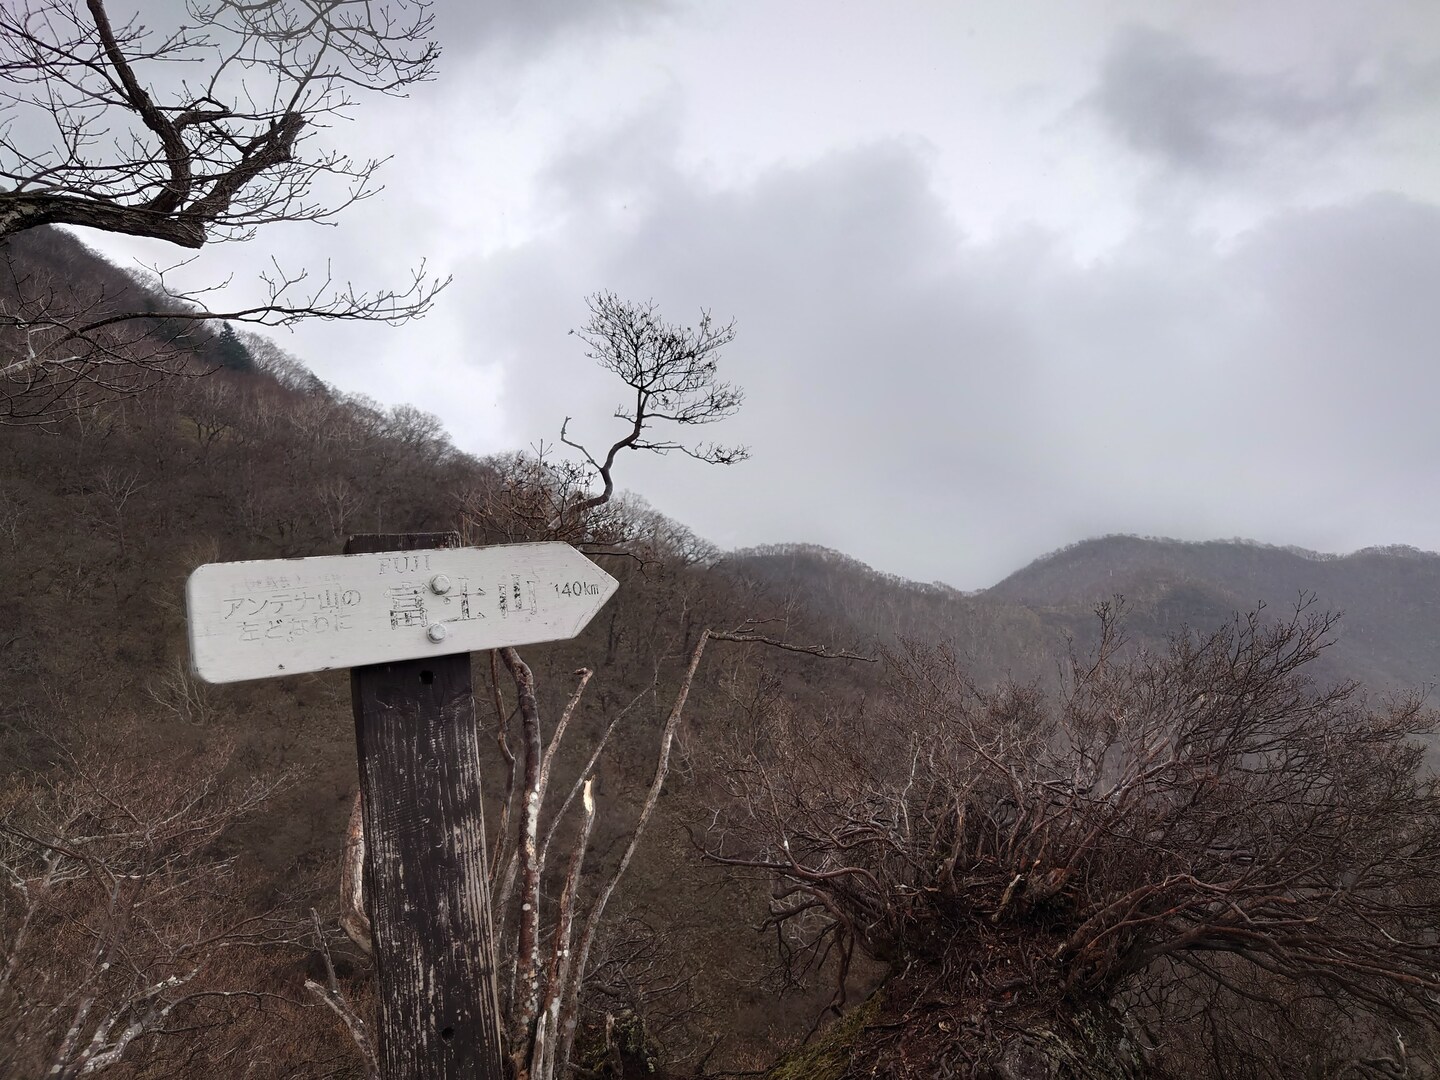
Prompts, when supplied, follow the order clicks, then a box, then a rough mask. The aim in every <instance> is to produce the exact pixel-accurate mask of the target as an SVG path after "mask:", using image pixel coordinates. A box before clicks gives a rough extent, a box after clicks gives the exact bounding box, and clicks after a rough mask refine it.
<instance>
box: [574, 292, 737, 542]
mask: <svg viewBox="0 0 1440 1080" xmlns="http://www.w3.org/2000/svg"><path fill="white" fill-rule="evenodd" d="M586 302H587V303H588V304H589V307H590V318H589V319H588V320H587V321H586V323H585V325H584V326H582V327H580V328H579V329H578V330H572V331H570V332H571V333H572V334H574V335H575V336H576V337H578V338H579V339H580V340H581V341H583V342H584V343H585V344H586V346H587V347H588V349H587V351H586V353H585V355H586V356H588V357H590V358H591V359H592V360H594V361H595V362H596V363H598V364H599V365H600V366H601V367H602V368H604V369H605V370H606V371H609V372H612V373H613V374H615V375H616V376H618V377H619V379H620V381H621V382H622V383H624V384H625V385H626V386H627V387H629V388H630V391H631V392H632V393H633V395H634V398H633V400H632V401H629V402H622V403H621V404H620V405H619V406H617V407H616V409H615V418H616V419H617V420H623V421H625V422H626V423H627V424H628V425H629V430H627V431H626V432H625V433H624V434H623V435H622V436H621V437H620V438H618V439H616V440H615V442H613V443H612V444H611V445H610V448H609V449H608V450H607V451H606V452H605V456H604V458H603V459H600V460H596V458H595V457H594V456H593V455H592V454H591V452H590V451H589V450H588V449H586V448H585V447H584V446H583V445H581V444H580V443H577V442H574V441H572V440H571V439H570V438H569V437H568V435H567V429H568V428H569V426H570V418H569V417H566V419H565V423H564V424H563V425H561V428H560V441H561V442H563V443H564V444H565V445H566V446H569V447H571V448H572V449H575V450H579V451H580V452H581V453H582V454H583V455H584V456H585V460H586V462H587V463H589V465H590V466H591V467H592V468H593V469H594V470H595V474H596V478H597V479H598V480H599V481H600V484H601V490H600V491H599V492H597V493H596V494H594V495H591V496H589V497H588V498H583V499H580V500H578V501H577V503H576V505H575V507H574V511H575V512H577V513H584V512H586V511H589V510H591V509H593V508H594V507H597V506H602V505H604V504H605V503H606V502H608V501H609V499H610V496H611V495H613V494H614V492H615V483H614V480H613V479H612V478H611V469H612V468H613V467H614V465H615V458H616V456H617V455H618V454H619V453H620V451H622V450H648V451H650V452H651V453H655V454H668V453H669V452H670V451H672V450H679V451H680V452H681V453H684V454H688V455H689V456H690V457H693V458H696V459H698V460H700V461H704V462H707V463H708V464H711V465H733V464H735V463H736V462H738V461H744V460H745V459H746V458H747V457H749V456H750V452H749V450H747V449H746V448H745V447H743V446H728V447H727V446H721V445H719V444H718V443H713V442H712V443H696V444H693V445H687V444H686V443H685V442H682V441H680V440H679V438H678V436H676V435H673V434H671V435H659V434H657V433H656V430H655V429H656V428H657V427H659V426H661V425H674V426H675V427H678V428H680V429H682V430H683V429H685V428H690V427H699V426H703V425H706V424H714V423H717V422H719V421H721V420H724V419H725V418H726V417H729V416H733V415H734V414H735V412H736V411H737V410H738V409H739V408H740V406H741V404H742V403H743V402H744V400H745V393H744V391H742V390H741V389H740V388H739V387H736V386H732V385H731V384H730V383H726V382H721V381H720V380H719V377H718V374H717V364H718V362H719V358H720V350H721V349H723V348H724V347H725V346H726V345H729V344H730V343H731V342H732V341H734V340H735V324H734V323H733V322H730V323H724V324H720V323H717V322H715V320H714V319H713V318H712V317H711V315H710V312H708V311H702V312H701V313H700V321H699V322H698V323H697V324H696V325H695V326H693V327H690V326H681V325H679V324H678V323H667V322H666V321H665V320H664V319H662V318H660V317H659V316H658V315H657V314H656V312H655V302H654V301H653V300H649V301H646V302H645V303H636V302H634V301H629V300H622V299H620V298H619V297H618V296H616V295H615V294H614V293H609V292H605V293H597V294H595V295H594V296H591V297H589V298H587V301H586Z"/></svg>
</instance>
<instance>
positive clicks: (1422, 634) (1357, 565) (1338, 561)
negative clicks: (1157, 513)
mask: <svg viewBox="0 0 1440 1080" xmlns="http://www.w3.org/2000/svg"><path fill="white" fill-rule="evenodd" d="M1117 593H1118V594H1123V595H1124V596H1125V597H1126V598H1127V600H1128V601H1129V602H1130V604H1131V607H1132V612H1133V615H1134V620H1133V622H1134V625H1135V626H1136V628H1137V629H1143V631H1144V632H1145V633H1147V634H1156V635H1161V636H1163V634H1165V633H1168V632H1171V631H1174V630H1177V629H1179V628H1180V627H1181V626H1182V625H1188V626H1190V627H1192V628H1194V629H1200V630H1203V629H1207V628H1209V627H1212V626H1214V625H1216V624H1217V623H1218V622H1219V621H1222V620H1223V619H1224V618H1226V617H1228V615H1229V614H1230V613H1232V612H1235V611H1248V610H1251V609H1253V608H1254V607H1255V606H1256V604H1257V603H1261V602H1263V603H1264V604H1265V605H1266V606H1267V607H1268V608H1269V609H1270V610H1271V611H1272V612H1273V613H1275V614H1277V615H1279V614H1283V613H1284V612H1286V611H1289V610H1290V609H1291V608H1292V607H1293V606H1294V604H1295V603H1296V601H1297V599H1298V598H1299V597H1300V596H1301V594H1302V593H1305V594H1308V593H1313V594H1315V599H1316V603H1317V605H1318V606H1319V607H1320V608H1323V609H1325V610H1329V611H1336V612H1341V613H1343V618H1342V619H1341V622H1340V628H1339V635H1338V639H1337V642H1336V645H1335V648H1334V650H1333V656H1332V657H1331V658H1330V663H1331V665H1333V668H1334V670H1335V671H1336V673H1343V674H1345V675H1348V676H1350V677H1352V678H1357V679H1360V680H1361V681H1362V682H1365V683H1368V684H1371V685H1374V686H1421V685H1428V684H1431V683H1434V682H1435V681H1436V680H1437V678H1440V555H1436V554H1434V553H1429V552H1422V551H1417V550H1415V549H1414V548H1408V547H1398V546H1397V547H1386V548H1367V549H1365V550H1363V551H1357V552H1355V553H1353V554H1350V555H1344V556H1336V555H1324V554H1319V553H1316V552H1308V551H1304V550H1301V549H1299V548H1281V547H1270V546H1267V545H1263V544H1256V543H1251V542H1248V541H1241V540H1215V541H1206V542H1202V543H1187V542H1183V541H1177V540H1154V539H1145V538H1141V537H1135V536H1108V537H1103V538H1100V539H1095V540H1086V541H1084V542H1082V543H1078V544H1074V545H1071V546H1070V547H1067V548H1064V549H1062V550H1061V551H1058V552H1055V553H1053V554H1050V555H1046V556H1044V557H1043V558H1040V559H1037V560H1035V562H1033V563H1031V564H1030V565H1029V566H1027V567H1025V568H1024V569H1022V570H1019V571H1017V572H1016V573H1014V574H1011V575H1010V576H1009V577H1008V578H1006V579H1005V580H1004V581H1001V582H1000V583H999V584H997V585H995V586H994V587H992V588H990V589H988V590H986V591H985V593H984V594H983V595H984V596H985V597H986V598H989V599H992V600H994V601H998V602H1002V603H1013V604H1023V605H1025V606H1026V607H1028V608H1030V609H1032V610H1034V611H1036V612H1043V613H1047V614H1048V615H1049V616H1050V617H1059V618H1061V619H1064V620H1066V621H1073V620H1075V619H1077V618H1081V617H1083V616H1084V614H1085V612H1087V611H1088V610H1089V609H1090V608H1091V607H1093V605H1094V604H1095V603H1096V602H1097V601H1099V600H1103V599H1105V598H1107V597H1109V596H1112V595H1114V594H1117Z"/></svg>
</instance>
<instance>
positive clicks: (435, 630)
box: [425, 622, 446, 644]
mask: <svg viewBox="0 0 1440 1080" xmlns="http://www.w3.org/2000/svg"><path fill="white" fill-rule="evenodd" d="M445 634H446V630H445V624H444V623H438V622H433V623H431V624H430V625H429V627H427V628H426V630H425V636H426V637H428V638H429V639H430V640H431V641H433V642H435V643H436V644H439V643H440V642H442V641H444V640H445Z"/></svg>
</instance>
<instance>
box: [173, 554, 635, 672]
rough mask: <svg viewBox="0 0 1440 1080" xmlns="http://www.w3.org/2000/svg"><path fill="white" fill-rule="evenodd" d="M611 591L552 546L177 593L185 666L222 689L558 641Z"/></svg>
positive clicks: (267, 574) (283, 575) (218, 579)
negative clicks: (186, 642)
mask: <svg viewBox="0 0 1440 1080" xmlns="http://www.w3.org/2000/svg"><path fill="white" fill-rule="evenodd" d="M618 586H619V583H618V582H616V580H615V579H614V578H612V577H611V576H610V575H609V574H607V573H605V571H604V570H601V569H600V568H599V567H598V566H596V565H595V564H594V563H593V562H591V561H590V560H589V559H587V558H586V557H585V556H584V555H582V554H580V552H578V551H576V550H575V549H574V548H573V547H571V546H570V545H569V544H560V543H542V544H506V545H501V546H498V547H485V548H435V549H430V550H425V551H392V552H380V553H375V554H365V555H322V556H319V557H317V558H311V559H270V560H265V561H262V562H231V563H209V564H208V565H206V566H202V567H200V568H199V569H197V570H196V571H195V572H194V573H193V574H191V575H190V580H189V582H188V583H187V584H186V586H185V602H186V608H187V610H188V614H189V626H190V662H191V666H192V667H193V669H194V671H195V673H196V674H197V675H198V676H200V678H202V679H204V680H205V681H206V682H212V683H227V682H239V681H240V680H242V679H264V678H271V677H274V676H277V675H297V674H300V673H302V672H307V671H325V670H327V669H330V668H339V667H360V666H361V665H364V664H380V663H385V662H386V661H390V660H413V659H417V658H420V657H425V656H437V655H441V654H445V653H460V652H476V651H479V650H481V649H495V648H501V647H503V646H506V645H530V644H534V643H536V642H540V641H559V640H562V639H564V638H571V637H574V636H575V635H576V634H578V633H579V632H580V631H581V629H583V628H584V626H585V624H586V623H588V622H589V621H590V620H591V618H593V617H594V615H595V613H596V612H597V611H599V610H600V607H601V605H603V604H604V603H605V601H606V600H608V599H609V598H610V597H611V595H612V594H613V593H614V592H615V590H616V588H618Z"/></svg>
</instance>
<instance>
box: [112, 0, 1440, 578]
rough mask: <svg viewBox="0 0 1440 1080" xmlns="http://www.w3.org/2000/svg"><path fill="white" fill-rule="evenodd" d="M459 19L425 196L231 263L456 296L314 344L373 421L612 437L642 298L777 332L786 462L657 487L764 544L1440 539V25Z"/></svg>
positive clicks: (972, 13)
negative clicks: (423, 418)
mask: <svg viewBox="0 0 1440 1080" xmlns="http://www.w3.org/2000/svg"><path fill="white" fill-rule="evenodd" d="M115 6H117V7H119V6H120V4H119V2H118V0H117V2H116V5H115ZM436 7H437V9H439V11H438V14H439V16H440V25H441V29H440V33H441V37H442V40H443V41H444V43H445V48H446V52H445V55H444V57H443V59H442V62H441V71H440V77H439V78H438V79H437V81H436V82H434V83H433V84H430V85H427V86H423V87H420V88H418V89H417V90H416V91H415V93H414V94H413V95H412V96H411V98H410V99H408V100H406V101H400V102H382V103H378V104H377V103H370V104H369V105H367V107H365V108H363V109H360V110H357V112H356V120H355V122H354V123H353V124H351V125H349V126H346V127H344V128H341V129H338V130H336V131H335V132H333V133H331V135H332V137H333V138H334V139H335V140H336V142H337V144H339V145H342V146H344V147H345V148H346V149H348V150H350V151H351V152H352V153H355V154H357V155H366V154H390V155H393V160H392V161H391V162H390V163H389V165H387V166H386V170H385V173H384V179H385V182H386V184H387V189H386V191H385V193H384V194H383V195H381V196H379V197H377V198H376V199H374V200H372V201H370V202H369V203H366V204H364V205H362V206H359V207H356V208H353V209H352V210H350V211H347V213H346V215H345V216H344V217H343V218H342V219H341V224H340V227H338V228H335V229H325V228H319V227H315V226H293V227H292V226H283V227H274V228H270V229H266V230H264V231H262V232H261V233H260V235H259V236H258V237H257V238H256V239H255V240H254V241H253V242H251V243H250V244H249V245H247V246H245V247H243V248H242V247H236V246H230V247H222V248H219V249H217V250H216V251H215V252H214V253H207V255H206V257H205V260H208V261H202V264H201V265H202V266H204V267H206V268H207V269H208V270H209V272H211V273H216V272H217V271H222V270H228V269H229V268H230V267H231V266H232V265H238V264H243V263H245V262H246V261H247V260H248V261H249V262H250V263H258V262H260V261H263V260H268V259H269V258H270V257H271V256H276V257H279V258H281V259H282V260H283V261H286V262H288V263H290V264H299V263H305V262H308V263H309V264H311V265H315V264H323V263H324V261H325V260H326V259H329V260H331V262H332V264H333V266H334V268H335V271H336V272H337V273H338V274H342V275H345V276H349V277H352V278H354V279H355V280H356V281H357V282H358V283H360V284H375V283H382V282H384V281H386V280H392V281H393V280H397V279H399V278H401V277H402V276H403V275H404V274H405V272H406V269H407V268H408V267H410V266H413V265H414V264H416V263H417V262H418V261H419V260H420V259H422V258H425V259H428V260H429V266H430V267H431V268H434V269H438V270H440V271H441V272H442V273H449V274H453V275H454V284H453V285H452V286H451V287H450V289H449V290H448V291H447V292H446V293H445V295H444V297H443V299H442V301H441V302H440V304H439V305H438V307H437V308H436V311H435V313H434V314H433V315H431V316H430V317H428V318H427V319H425V320H423V321H421V322H419V323H416V324H414V325H411V326H409V327H406V328H403V329H399V330H386V329H383V328H382V329H376V328H373V327H343V326H334V325H324V324H319V325H312V326H309V327H306V328H304V329H303V330H301V331H298V332H296V333H295V334H293V335H287V334H284V333H282V334H280V335H279V341H280V344H282V345H283V346H284V347H286V348H288V349H290V350H291V351H292V352H294V353H296V354H297V355H299V356H300V357H301V358H302V359H304V360H305V361H306V363H308V364H309V365H310V366H311V367H312V368H313V369H314V370H315V371H316V372H317V373H318V374H319V375H321V376H322V377H323V378H325V379H326V380H328V381H330V382H332V383H334V384H335V385H336V386H338V387H340V388H341V389H344V390H348V391H358V392H363V393H366V394H369V395H372V396H374V397H376V398H378V399H380V400H381V401H383V402H386V403H390V404H394V403H400V402H411V403H414V404H416V405H418V406H420V407H422V408H424V409H428V410H430V411H433V412H435V413H437V414H439V415H440V417H441V418H442V419H443V420H444V421H445V423H446V425H447V427H448V428H449V430H450V432H451V434H452V436H453V438H454V440H455V442H456V444H457V445H459V446H460V447H461V448H463V449H465V450H468V451H472V452H475V453H482V454H483V453H489V452H493V451H498V450H503V449H507V448H519V447H523V446H526V445H529V444H533V443H535V442H536V441H538V440H541V439H544V440H546V441H547V442H548V441H550V440H553V439H554V438H555V436H556V434H557V433H558V429H559V425H560V422H561V420H562V419H563V418H564V417H566V416H573V417H575V418H576V420H575V422H574V425H573V429H574V430H577V432H578V433H579V434H581V435H582V436H584V437H586V438H588V439H589V440H591V441H593V442H595V443H597V444H599V443H606V442H609V441H611V440H612V439H613V437H614V434H613V432H614V428H613V426H611V425H613V422H610V423H607V418H608V417H609V414H610V412H611V410H612V409H613V408H614V407H615V405H616V404H617V403H618V402H619V401H620V400H621V395H620V393H619V391H618V388H617V386H616V385H615V384H613V383H610V382H607V379H606V376H605V375H604V374H603V373H601V372H598V371H595V370H592V369H591V367H590V362H589V361H587V360H586V359H585V358H584V356H583V355H582V352H581V349H580V347H579V345H578V343H577V341H576V340H575V339H574V338H572V337H568V336H567V331H568V330H569V329H570V328H571V327H574V326H577V325H579V324H580V323H581V322H583V320H584V318H585V312H586V309H585V300H584V298H585V296H586V295H587V294H589V293H594V292H596V291H598V290H602V289H609V290H614V291H616V292H618V293H620V294H621V295H622V296H625V297H629V298H634V299H641V300H643V299H648V298H653V299H654V300H656V301H657V302H658V304H659V306H660V309H661V311H662V312H663V313H664V314H665V315H666V316H667V317H669V318H671V319H674V320H683V321H686V322H692V321H693V320H694V318H695V317H697V315H698V313H699V312H700V311H701V310H702V309H708V310H710V311H712V312H713V313H714V315H715V316H716V317H717V318H719V319H722V320H729V319H732V318H733V319H734V320H735V323H736V326H737V330H738V337H737V339H736V341H735V343H734V344H733V345H731V346H730V347H729V349H728V351H727V352H726V353H725V354H724V356H723V358H722V362H721V367H722V373H723V375H724V376H725V377H726V378H729V379H731V380H732V381H734V382H737V383H739V384H741V385H742V386H744V387H745V389H746V391H747V394H748V398H747V401H746V404H745V407H744V409H743V411H742V412H741V414H740V415H739V416H737V417H736V418H735V419H734V420H732V421H729V422H727V424H726V425H724V429H713V432H712V433H713V434H714V436H715V437H716V438H719V439H721V440H722V441H737V442H744V443H747V444H749V445H750V447H751V449H752V454H753V457H752V460H751V461H749V462H747V463H745V464H741V465H738V466H735V467H733V468H711V467H706V466H703V465H701V464H699V463H697V462H694V461H691V460H688V459H685V458H683V457H678V456H671V457H669V458H666V459H660V460H648V461H647V460H640V459H638V458H637V459H634V460H625V461H624V462H623V465H622V466H621V468H620V469H619V470H618V479H619V482H620V484H621V486H624V487H628V488H630V489H632V490H635V491H638V492H639V493H641V494H643V495H644V496H645V497H646V498H648V499H649V500H650V502H651V503H653V504H654V505H655V506H656V507H657V508H658V509H660V510H662V511H664V512H665V513H667V514H669V515H671V516H672V517H675V518H678V519H679V520H681V521H683V522H685V523H686V524H688V525H689V526H691V527H692V528H693V529H695V530H696V531H697V532H699V533H701V534H702V535H704V536H707V537H708V538H710V539H711V540H713V541H715V542H716V543H718V544H720V545H722V546H725V547H735V546H742V545H750V544H758V543H768V542H782V541H808V542H813V543H820V544H825V545H828V546H831V547H835V548H839V549H840V550H842V551H844V552H846V553H848V554H850V555H853V556H855V557H857V558H859V559H862V560H864V561H866V562H868V563H870V564H871V565H873V566H875V567H877V568H879V569H882V570H886V571H890V572H894V573H899V574H903V575H905V576H908V577H912V578H916V579H920V580H936V579H938V580H943V581H946V582H949V583H950V584H953V585H956V586H958V587H961V588H976V587H981V586H985V585H989V584H991V583H993V582H995V581H996V580H998V579H999V578H1000V577H1002V576H1004V575H1005V574H1006V573H1008V572H1010V571H1012V570H1014V569H1017V568H1018V567H1020V566H1022V565H1024V564H1025V563H1026V562H1028V561H1030V560H1031V559H1032V558H1034V557H1035V556H1037V555H1040V554H1042V553H1043V552H1045V551H1047V550H1050V549H1053V548H1055V547H1058V546H1061V545H1063V544H1066V543H1069V542H1071V541H1074V540H1079V539H1082V538H1084V537H1087V536H1093V535H1097V534H1101V533H1108V532H1135V533H1142V534H1154V535H1166V536H1176V537H1183V538H1190V539H1208V538H1216V537H1231V536H1246V537H1252V538H1255V539H1259V540H1263V541H1267V542H1271V543H1283V544H1299V545H1303V546H1306V547H1312V548H1318V549H1322V550H1327V551H1348V550H1352V549H1354V548H1357V547H1363V546H1366V545H1370V544H1379V543H1409V544H1414V545H1416V546H1419V547H1424V548H1429V549H1435V548H1440V497H1437V496H1440V488H1437V484H1436V476H1437V470H1436V463H1437V461H1440V424H1437V423H1436V422H1435V417H1436V414H1437V402H1440V364H1437V359H1440V353H1437V344H1440V4H1436V3H1435V2H1434V0H1415V2H1409V3H1401V2H1395V3H1386V2H1375V3H1360V2H1348V3H1332V2H1328V0H1293V2H1281V0H1207V2H1203V3H1179V2H1157V0H1143V2H1135V3H1125V2H1119V0H1116V2H1100V0H1090V2H1077V0H1067V2H1065V3H1055V2H1050V0H1044V2H1040V0H1035V2H1021V0H985V2H978V0H971V2H955V0H946V2H941V0H934V2H929V3H919V2H910V3H899V2H894V0H892V2H887V3H879V2H872V3H863V4H862V3H845V2H840V0H814V2H808V3H806V2H791V0H768V2H764V3H761V2H758V0H754V2H735V3H717V2H708V3H705V2H699V0H696V2H693V3H683V2H676V3H666V2H663V0H608V2H602V0H562V2H554V0H551V2H546V0H528V2H527V0H507V2H504V3H499V2H493V0H487V2H480V3H474V4H471V3H461V2H460V0H437V4H436ZM461 12H469V13H468V14H461ZM86 239H87V240H88V241H90V242H93V243H96V245H97V246H99V247H101V248H102V249H103V250H105V251H107V252H109V253H111V254H113V255H115V256H116V257H119V258H124V259H130V258H134V257H135V256H137V255H142V256H143V255H149V254H152V249H147V248H146V247H145V246H144V245H143V244H138V243H135V242H132V241H126V240H120V239H115V238H105V237H100V236H95V235H89V236H86ZM152 257H153V255H152ZM241 276H242V279H243V274H242V275H241ZM237 287H239V286H237Z"/></svg>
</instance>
